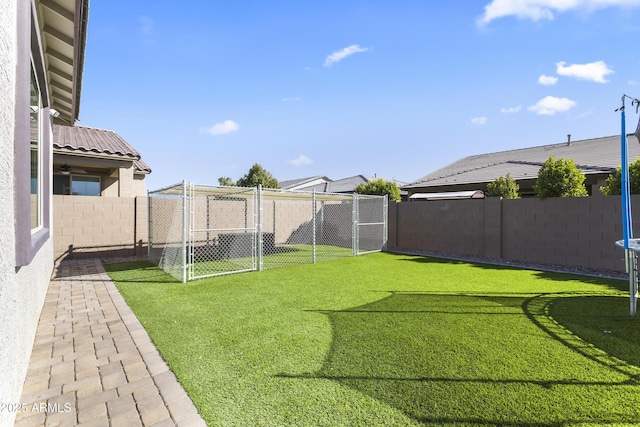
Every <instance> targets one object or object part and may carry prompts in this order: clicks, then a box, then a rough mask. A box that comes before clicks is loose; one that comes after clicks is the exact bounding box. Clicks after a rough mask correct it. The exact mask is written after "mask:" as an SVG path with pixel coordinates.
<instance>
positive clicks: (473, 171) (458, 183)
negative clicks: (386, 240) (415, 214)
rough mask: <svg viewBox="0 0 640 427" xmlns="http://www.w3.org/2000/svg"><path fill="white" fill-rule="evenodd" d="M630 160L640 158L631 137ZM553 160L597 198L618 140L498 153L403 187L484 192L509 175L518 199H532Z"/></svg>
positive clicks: (616, 158) (614, 162)
mask: <svg viewBox="0 0 640 427" xmlns="http://www.w3.org/2000/svg"><path fill="white" fill-rule="evenodd" d="M628 138H629V140H628V142H629V160H630V161H631V162H633V161H634V160H635V159H636V158H638V157H640V144H638V139H637V138H636V137H635V136H634V135H629V136H628ZM551 155H553V156H554V158H555V159H556V160H557V159H560V158H563V159H572V160H573V162H574V163H575V164H576V165H577V166H578V168H580V170H581V171H582V172H583V173H584V174H585V176H586V179H585V185H586V187H587V191H588V193H589V194H590V195H591V194H598V193H599V191H600V187H601V186H604V185H606V179H607V177H608V176H609V174H611V173H613V172H615V169H616V167H618V166H620V161H621V154H620V136H619V135H618V136H609V137H604V138H594V139H586V140H582V141H571V139H570V136H569V139H568V140H567V141H566V142H563V143H560V144H552V145H543V146H540V147H531V148H522V149H517V150H509V151H501V152H498V153H488V154H480V155H476V156H469V157H465V158H462V159H460V160H458V161H456V162H454V163H452V164H450V165H448V166H445V167H444V168H442V169H438V170H437V171H435V172H432V173H430V174H428V175H426V176H424V177H422V178H420V179H419V180H417V181H414V182H412V183H411V184H408V185H405V186H403V187H402V189H403V190H406V191H407V192H408V193H409V196H411V195H412V194H415V193H439V192H449V191H469V190H482V191H486V189H487V184H489V183H490V182H493V181H494V180H495V179H496V178H499V177H500V176H506V175H507V174H511V177H512V178H513V179H515V180H516V182H517V183H518V185H519V186H520V195H521V196H525V197H526V196H534V195H535V191H534V189H533V186H534V184H535V182H536V179H537V177H538V171H539V170H540V167H541V166H542V164H543V163H544V162H545V161H546V160H547V159H548V158H549V156H551Z"/></svg>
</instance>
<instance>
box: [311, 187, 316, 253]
mask: <svg viewBox="0 0 640 427" xmlns="http://www.w3.org/2000/svg"><path fill="white" fill-rule="evenodd" d="M311 216H312V217H313V219H312V223H313V226H312V230H313V231H312V233H313V235H312V236H311V260H312V262H313V264H315V263H316V190H315V189H314V190H313V193H312V194H311Z"/></svg>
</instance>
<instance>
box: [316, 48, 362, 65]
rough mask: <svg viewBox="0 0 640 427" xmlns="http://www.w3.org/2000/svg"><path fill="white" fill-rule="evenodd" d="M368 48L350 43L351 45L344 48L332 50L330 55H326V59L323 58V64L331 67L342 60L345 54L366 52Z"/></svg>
mask: <svg viewBox="0 0 640 427" xmlns="http://www.w3.org/2000/svg"><path fill="white" fill-rule="evenodd" d="M368 50H369V48H366V47H360V46H359V45H357V44H352V45H351V46H347V47H345V48H344V49H342V50H339V51H337V52H333V53H332V54H331V55H329V56H327V59H325V60H324V66H325V67H331V66H332V65H333V64H335V63H336V62H340V61H342V60H343V59H344V58H346V57H347V56H351V55H353V54H354V53H359V52H367V51H368Z"/></svg>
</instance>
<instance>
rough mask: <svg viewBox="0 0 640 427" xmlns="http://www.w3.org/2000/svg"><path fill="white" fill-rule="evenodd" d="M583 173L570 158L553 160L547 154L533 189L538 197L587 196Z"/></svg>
mask: <svg viewBox="0 0 640 427" xmlns="http://www.w3.org/2000/svg"><path fill="white" fill-rule="evenodd" d="M585 178H586V177H585V175H584V174H583V173H582V171H581V170H580V169H578V167H577V166H576V164H575V163H573V160H571V159H558V160H555V159H554V158H553V156H549V158H548V159H547V161H545V162H544V164H543V165H542V167H541V168H540V170H539V171H538V179H537V180H536V183H535V185H534V186H533V189H534V190H535V191H536V192H537V193H538V197H539V198H541V199H545V198H547V197H584V196H588V193H587V189H586V188H585V186H584V180H585Z"/></svg>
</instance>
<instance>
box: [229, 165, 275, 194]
mask: <svg viewBox="0 0 640 427" xmlns="http://www.w3.org/2000/svg"><path fill="white" fill-rule="evenodd" d="M236 184H237V185H239V186H240V187H256V186H257V185H258V184H261V185H262V187H263V188H280V185H278V180H277V179H275V178H274V177H273V175H271V173H270V172H268V171H266V170H265V169H264V168H263V167H262V166H260V165H259V164H257V163H256V164H254V165H253V166H251V169H249V172H247V174H246V175H245V176H243V177H242V178H240V179H239V180H238V182H237V183H236Z"/></svg>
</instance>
